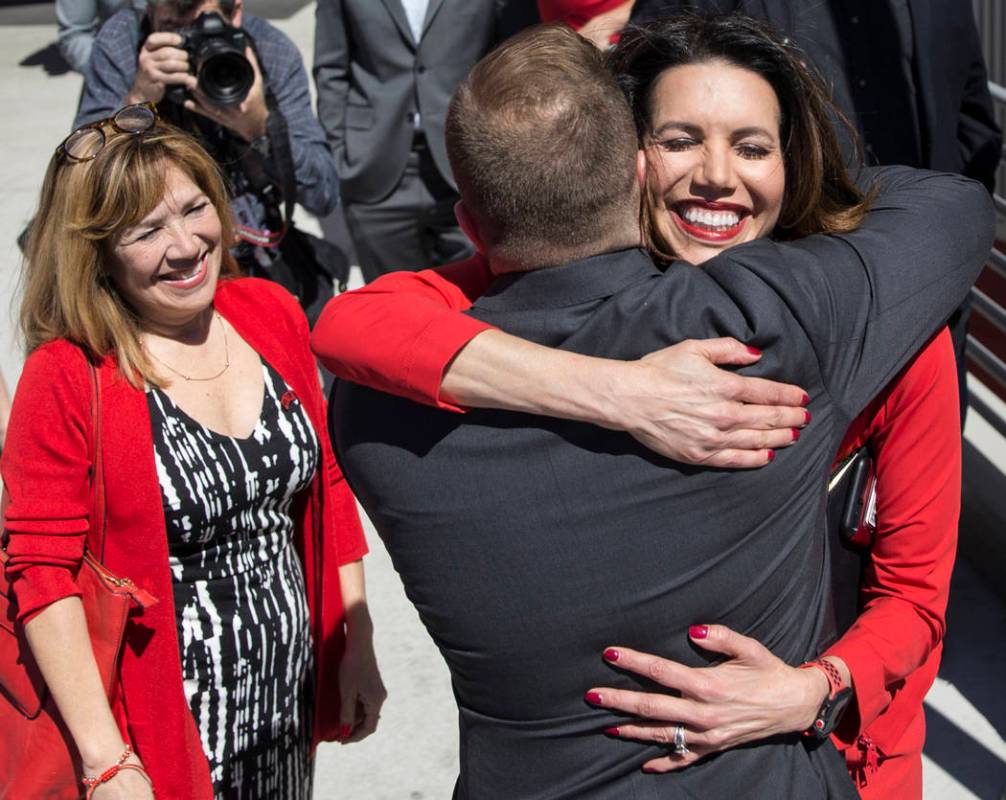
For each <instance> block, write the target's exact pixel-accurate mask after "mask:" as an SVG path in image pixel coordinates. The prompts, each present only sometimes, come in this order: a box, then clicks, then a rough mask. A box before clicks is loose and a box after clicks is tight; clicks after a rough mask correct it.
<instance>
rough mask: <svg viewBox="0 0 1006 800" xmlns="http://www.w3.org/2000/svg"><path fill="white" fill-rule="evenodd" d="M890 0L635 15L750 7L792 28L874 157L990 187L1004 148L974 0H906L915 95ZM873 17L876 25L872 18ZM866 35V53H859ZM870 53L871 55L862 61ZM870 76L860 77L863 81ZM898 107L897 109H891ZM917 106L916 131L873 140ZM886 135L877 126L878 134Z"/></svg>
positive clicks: (704, 4) (718, 0)
mask: <svg viewBox="0 0 1006 800" xmlns="http://www.w3.org/2000/svg"><path fill="white" fill-rule="evenodd" d="M889 2H890V0H814V2H811V1H810V0H636V4H635V6H634V8H633V13H632V18H631V21H632V22H644V21H646V20H648V19H653V18H656V17H660V16H667V15H669V14H674V13H676V12H680V11H684V10H689V9H694V10H699V11H710V12H712V11H741V12H743V13H745V14H747V15H749V16H751V17H754V18H756V19H761V20H763V21H765V22H768V23H770V24H771V25H773V26H774V27H776V28H777V29H778V30H780V31H782V32H783V33H785V34H786V35H788V36H790V37H791V38H792V39H793V41H794V42H795V43H796V44H798V45H799V46H800V47H801V48H802V49H803V50H804V52H805V53H806V54H807V55H808V57H809V58H810V59H811V61H812V62H813V63H814V65H815V66H816V67H817V69H818V71H819V72H820V74H821V75H822V77H823V78H824V79H825V82H826V83H828V84H830V85H831V86H832V89H833V94H834V98H833V99H834V100H835V102H836V104H837V105H838V106H839V107H840V108H841V109H842V110H843V111H844V112H845V113H846V115H847V116H848V117H849V119H850V120H851V121H852V122H853V123H854V124H856V125H857V127H858V128H859V132H860V135H861V136H863V138H864V142H865V144H866V146H867V148H868V149H869V150H871V151H872V153H868V155H871V156H872V158H871V159H870V161H871V163H880V164H907V165H909V166H914V167H925V168H927V169H935V170H941V171H944V172H957V173H960V174H961V175H967V176H968V177H970V178H974V179H975V180H978V181H981V182H982V183H983V184H985V186H986V188H987V189H988V190H989V191H990V192H991V191H992V188H993V186H994V184H995V171H996V167H997V166H998V164H999V157H1000V153H1001V148H1002V132H1001V131H1000V130H999V126H998V125H997V124H996V122H995V119H994V117H993V113H992V98H991V96H990V94H989V90H988V83H987V81H988V76H987V74H986V70H985V62H984V60H983V58H982V50H981V41H980V39H979V37H978V31H977V29H976V26H975V19H974V11H973V9H972V7H971V3H970V2H968V0H902V2H906V3H907V7H908V11H909V13H910V15H911V38H912V43H913V49H914V55H915V58H914V65H915V70H914V75H913V76H912V77H913V79H914V90H915V91H914V92H912V95H913V96H908V95H907V94H906V89H908V88H910V87H906V82H905V81H904V80H903V79H902V76H901V72H900V70H899V66H898V64H897V60H898V58H899V57H900V41H899V38H898V34H897V30H896V22H895V19H894V12H893V11H892V10H891V7H890V5H889ZM869 20H872V21H873V24H872V25H870V24H868V21H869ZM853 41H858V42H859V43H861V45H862V50H863V51H865V57H864V58H861V59H857V58H855V57H854V56H853V53H854V50H855V48H854V47H853V46H852V44H851V43H852V42H853ZM857 62H862V63H857ZM860 81H863V82H864V85H863V86H860V85H859V82H860ZM892 107H893V108H892ZM895 108H896V109H899V110H901V109H914V115H913V116H914V118H913V119H910V120H908V122H914V123H915V127H916V129H917V131H918V135H919V141H918V142H917V143H916V142H914V141H912V137H911V136H903V137H901V138H900V142H901V145H902V146H900V147H899V144H898V140H890V141H884V142H883V143H880V142H874V141H871V139H872V138H873V137H871V135H870V124H869V117H870V116H871V115H883V114H887V113H891V112H893V110H894V109H895ZM881 135H882V134H879V133H878V135H877V136H878V138H879V137H880V136H881Z"/></svg>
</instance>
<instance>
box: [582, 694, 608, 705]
mask: <svg viewBox="0 0 1006 800" xmlns="http://www.w3.org/2000/svg"><path fill="white" fill-rule="evenodd" d="M583 699H584V700H586V701H587V702H588V703H591V704H593V705H595V706H603V705H604V698H603V697H601V693H600V692H587V694H585V695H584V696H583Z"/></svg>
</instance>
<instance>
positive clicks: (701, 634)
mask: <svg viewBox="0 0 1006 800" xmlns="http://www.w3.org/2000/svg"><path fill="white" fill-rule="evenodd" d="M688 635H689V636H691V637H692V638H693V639H705V638H706V637H707V636H708V635H709V626H708V625H692V626H691V627H690V628H689V629H688Z"/></svg>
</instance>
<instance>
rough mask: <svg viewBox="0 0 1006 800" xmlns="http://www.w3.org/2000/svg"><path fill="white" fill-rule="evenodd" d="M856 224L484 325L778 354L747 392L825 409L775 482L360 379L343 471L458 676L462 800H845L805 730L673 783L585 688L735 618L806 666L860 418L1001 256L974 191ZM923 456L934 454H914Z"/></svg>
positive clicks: (341, 397)
mask: <svg viewBox="0 0 1006 800" xmlns="http://www.w3.org/2000/svg"><path fill="white" fill-rule="evenodd" d="M883 179H884V183H885V184H886V188H885V190H884V191H883V192H882V193H881V194H880V195H879V196H878V198H877V200H876V203H875V206H874V210H873V211H872V212H871V214H870V215H869V218H868V219H867V221H866V223H865V224H864V225H863V227H862V228H860V229H859V230H857V231H854V232H852V233H850V234H846V235H843V236H814V237H810V238H807V239H803V240H801V241H799V242H794V243H790V244H779V243H776V242H773V241H770V240H768V239H760V240H758V241H755V242H750V243H748V244H744V245H740V246H737V247H734V248H731V249H730V250H729V251H728V252H726V253H724V254H722V255H720V256H719V257H717V258H715V259H712V260H711V261H709V262H707V263H706V264H705V265H704V266H703V268H702V269H697V268H695V267H692V266H690V265H686V264H675V265H672V266H671V267H670V268H669V269H668V270H667V271H666V272H664V273H661V272H658V271H657V270H656V269H655V268H654V266H653V264H652V262H651V261H650V260H649V257H648V256H647V255H646V254H645V253H643V252H642V251H637V250H630V251H622V252H618V253H609V254H604V255H600V256H595V257H593V258H590V259H585V260H583V261H580V262H576V263H573V264H567V265H565V266H561V267H555V268H551V269H543V270H538V271H535V272H529V273H523V274H519V275H510V276H503V277H501V278H499V279H498V280H497V281H496V282H494V283H493V285H492V286H491V287H490V289H489V291H488V292H487V293H486V294H485V295H484V296H483V297H482V298H480V299H479V300H478V301H477V302H476V303H475V305H474V307H473V309H472V312H471V313H472V314H473V315H475V316H477V317H479V318H481V319H484V320H486V321H489V322H491V323H493V324H495V325H498V326H499V327H500V328H502V329H503V330H506V331H508V332H511V333H515V334H517V335H518V336H523V337H525V338H528V339H532V340H534V341H537V342H541V343H543V344H547V345H550V346H553V347H559V348H563V349H567V350H571V351H575V352H581V353H588V354H592V355H600V356H607V357H611V358H618V359H634V358H638V357H640V356H642V355H643V354H645V353H648V352H650V351H652V350H654V349H656V348H659V347H663V346H666V345H669V344H673V343H675V342H678V341H681V340H682V339H686V338H707V337H712V336H734V337H737V338H738V339H739V340H740V341H743V342H750V343H752V344H754V345H755V346H757V347H759V348H762V349H763V350H764V353H765V355H764V357H763V358H762V359H761V361H760V362H759V363H758V364H757V365H756V366H754V367H752V368H747V369H745V370H744V371H745V372H746V373H751V374H757V375H762V376H766V377H772V378H776V379H780V380H787V381H792V382H794V383H798V384H800V385H801V386H803V387H805V388H806V389H807V390H808V392H809V393H810V396H811V398H812V403H811V409H812V411H813V414H814V421H813V422H812V423H811V425H809V426H808V427H807V428H806V429H805V430H804V431H803V432H802V436H801V441H800V444H799V446H798V447H793V448H787V449H785V450H781V451H779V454H778V456H777V457H776V459H775V460H774V461H773V463H772V464H771V465H769V466H767V467H765V468H764V469H760V470H741V471H725V470H715V469H699V468H694V467H684V466H681V465H680V464H675V463H673V462H670V461H667V460H665V459H662V458H659V457H657V456H655V455H654V454H652V453H650V452H648V451H647V450H645V449H644V448H643V447H642V446H641V445H639V444H638V443H637V442H635V441H634V440H633V439H631V438H630V437H629V436H627V435H625V434H621V433H617V432H614V431H607V430H602V429H599V428H594V427H591V426H588V425H584V424H581V423H574V422H568V421H565V420H556V419H546V418H542V417H536V416H531V415H527V414H518V413H511V412H504V411H490V410H473V411H469V412H468V413H467V414H465V415H458V414H450V413H448V412H444V411H440V410H437V409H433V408H428V407H425V406H419V405H417V404H414V403H411V402H409V401H406V400H403V399H400V398H396V397H391V396H390V395H386V394H382V393H379V392H374V391H371V390H368V389H363V388H361V387H359V386H355V385H353V384H345V383H341V384H339V386H338V389H337V392H336V397H335V402H334V403H333V404H332V410H331V417H330V424H331V426H332V428H333V431H334V434H335V435H334V439H335V443H336V449H337V453H338V457H339V461H340V463H341V465H342V468H343V472H344V473H345V475H346V478H347V479H348V480H349V482H350V485H351V486H352V488H353V491H354V492H355V493H356V495H357V497H358V498H359V499H360V502H361V503H362V504H363V506H364V508H365V509H366V511H367V514H368V515H369V516H370V518H371V519H372V520H373V521H374V524H375V526H376V527H377V530H378V533H379V534H380V535H381V538H382V539H383V540H384V542H385V544H386V546H387V548H388V551H389V553H390V554H391V557H392V559H393V561H394V564H395V568H396V569H397V571H398V572H399V574H400V575H401V577H402V581H403V583H404V585H405V590H406V593H407V594H408V596H409V599H410V600H411V601H412V602H413V603H414V604H415V605H416V608H417V609H418V611H419V614H420V617H421V618H422V620H423V622H424V624H425V625H426V626H427V628H428V630H429V631H430V634H431V636H432V637H433V638H434V640H435V641H436V643H437V645H438V646H439V647H440V650H441V653H442V654H443V656H444V658H445V659H446V661H447V663H448V666H449V667H450V670H451V675H452V678H453V683H454V690H455V695H456V697H457V701H458V706H459V719H460V725H461V756H460V772H461V774H460V778H459V781H458V788H457V791H456V794H455V796H456V798H459V799H460V800H465V799H467V798H471V799H472V800H476V799H477V800H532V799H534V800H559V799H560V798H562V799H563V800H615V798H619V799H621V798H627V797H631V798H634V799H635V800H693V799H694V798H709V800H730V798H747V797H752V798H754V797H757V798H778V800H824V798H829V800H834V799H835V798H854V797H856V791H855V788H854V787H853V786H852V783H851V781H850V780H849V778H848V774H847V773H846V771H845V769H844V764H843V763H842V762H841V759H840V758H839V756H838V753H837V752H836V751H835V749H834V748H833V747H832V746H831V743H830V742H825V743H824V744H823V745H821V746H820V747H817V748H816V749H815V748H813V747H809V746H808V745H809V744H810V743H809V742H808V741H807V740H806V739H805V738H804V737H801V736H799V735H793V736H780V737H775V738H773V739H770V740H766V741H763V742H759V743H756V744H753V745H750V746H745V747H741V748H737V749H735V750H731V751H728V752H725V753H722V754H720V755H718V756H716V757H714V758H711V759H708V760H705V761H703V762H701V763H699V764H696V765H694V766H692V767H689V768H688V769H687V770H684V771H682V772H674V773H670V774H668V775H656V776H655V775H647V774H644V773H643V772H641V771H640V766H641V765H642V764H643V763H644V762H646V761H647V760H648V759H651V758H654V757H656V756H659V755H661V754H662V752H665V751H662V749H661V748H660V747H657V746H651V745H647V744H645V743H640V742H631V741H625V740H611V739H607V738H606V737H604V736H603V735H602V734H601V731H602V730H603V729H604V728H605V727H607V726H611V725H618V724H619V717H617V716H615V715H613V714H611V713H610V712H607V711H605V710H603V709H599V708H594V707H591V706H590V705H588V704H587V703H585V702H584V701H583V692H584V691H586V690H587V689H588V688H590V687H591V686H606V685H616V686H621V687H625V688H639V687H640V686H643V687H645V686H646V682H645V681H644V680H642V679H639V678H637V677H636V676H633V675H629V674H625V673H622V672H620V671H618V670H617V669H612V668H610V667H608V666H606V665H605V664H604V662H603V660H602V658H601V652H602V650H603V648H604V647H606V646H608V645H622V646H628V647H635V648H638V649H641V650H644V651H649V652H654V653H659V654H662V655H666V656H667V657H669V658H672V659H674V660H676V661H680V662H683V663H686V664H689V665H694V666H698V665H702V664H704V663H706V662H707V661H708V660H709V656H708V655H707V654H705V653H704V652H703V651H700V650H698V649H697V648H694V647H692V646H691V644H690V643H689V640H688V635H687V631H688V626H689V625H692V624H696V623H710V622H715V623H723V624H725V625H729V626H730V627H732V628H733V629H734V630H737V631H740V632H741V633H743V634H746V635H748V636H753V637H755V638H757V639H758V640H759V641H761V642H763V643H764V644H765V645H766V646H767V647H769V648H770V649H771V650H772V651H773V652H775V653H776V655H778V656H779V657H780V658H782V659H783V660H785V661H786V662H788V663H790V664H798V663H800V662H801V661H803V660H805V659H806V658H808V657H809V656H811V655H812V654H813V653H814V650H815V647H816V645H817V642H818V635H819V633H820V629H821V625H822V620H823V617H824V613H825V599H826V597H827V594H828V580H829V578H828V564H829V553H828V542H827V540H826V537H825V536H824V530H825V526H824V512H825V502H824V500H825V498H824V491H823V487H824V485H825V482H826V478H827V475H828V470H829V466H830V463H831V459H832V457H833V456H834V454H835V451H836V450H837V448H838V445H839V442H840V440H841V438H842V436H843V434H844V432H845V430H846V428H847V427H848V425H849V423H850V421H851V420H852V419H853V418H854V417H855V416H856V415H857V414H858V413H859V412H860V411H861V410H862V409H863V408H864V407H865V406H866V404H867V403H868V402H869V401H870V400H871V399H872V398H873V397H874V396H875V395H876V394H877V393H878V392H879V391H880V390H881V388H882V387H884V386H885V385H886V384H887V383H888V382H889V381H890V380H891V379H892V377H893V376H894V375H895V374H896V373H897V371H898V370H899V369H900V368H901V366H903V365H904V364H905V363H906V362H907V360H908V359H909V358H910V357H911V355H912V354H913V353H914V352H916V351H917V350H918V349H919V347H920V346H921V345H922V343H923V342H924V341H925V339H926V338H927V337H928V336H929V335H931V334H932V333H933V331H934V330H935V329H936V328H937V326H938V325H940V324H941V323H942V322H943V320H944V319H945V318H946V316H947V315H948V314H949V313H950V312H951V310H952V309H953V308H954V307H955V306H956V305H957V304H958V303H959V302H960V300H961V298H962V297H963V296H964V295H965V293H966V292H967V290H968V288H969V287H970V285H971V282H972V281H973V280H974V278H975V276H976V275H977V273H978V271H979V269H980V268H981V265H982V263H983V261H984V258H985V255H986V253H987V248H988V246H989V245H990V241H991V237H992V232H993V215H992V213H991V206H990V202H989V199H988V195H987V193H986V192H985V190H984V189H983V188H982V187H981V186H980V185H979V184H977V183H974V182H971V181H968V180H966V179H964V178H960V177H957V176H946V175H935V174H929V173H917V172H914V171H912V170H908V169H904V168H888V169H887V170H884V171H883ZM918 457H919V459H920V463H922V464H924V463H925V459H927V458H930V457H935V458H938V457H939V454H928V453H920V454H918Z"/></svg>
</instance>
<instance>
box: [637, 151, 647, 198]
mask: <svg viewBox="0 0 1006 800" xmlns="http://www.w3.org/2000/svg"><path fill="white" fill-rule="evenodd" d="M648 172H649V162H648V161H647V160H646V151H645V150H643V149H639V150H637V151H636V178H637V180H638V181H639V191H641V192H645V191H646V175H647V173H648Z"/></svg>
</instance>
